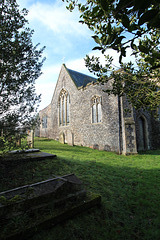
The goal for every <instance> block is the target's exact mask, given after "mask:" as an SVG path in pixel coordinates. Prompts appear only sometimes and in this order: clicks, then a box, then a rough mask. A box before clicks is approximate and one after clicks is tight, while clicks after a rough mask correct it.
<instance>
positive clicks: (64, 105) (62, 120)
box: [59, 89, 70, 126]
mask: <svg viewBox="0 0 160 240" xmlns="http://www.w3.org/2000/svg"><path fill="white" fill-rule="evenodd" d="M69 104H70V98H69V94H68V92H67V91H66V90H65V89H62V90H61V92H60V95H59V125H60V126H65V125H68V124H69Z"/></svg>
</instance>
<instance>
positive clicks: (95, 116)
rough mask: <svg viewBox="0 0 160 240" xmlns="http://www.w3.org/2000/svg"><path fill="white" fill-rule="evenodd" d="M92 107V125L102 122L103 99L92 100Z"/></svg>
mask: <svg viewBox="0 0 160 240" xmlns="http://www.w3.org/2000/svg"><path fill="white" fill-rule="evenodd" d="M91 105H92V123H100V122H102V109H101V105H102V97H98V96H94V97H93V98H92V99H91Z"/></svg>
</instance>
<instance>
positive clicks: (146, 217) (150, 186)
mask: <svg viewBox="0 0 160 240" xmlns="http://www.w3.org/2000/svg"><path fill="white" fill-rule="evenodd" d="M59 149H61V147H60V148H59V147H58V148H56V151H59ZM75 150H76V152H77V150H78V148H77V147H76V148H73V149H70V151H71V152H72V151H75ZM79 150H80V149H79ZM63 151H69V150H67V149H65V147H64V150H63ZM88 151H89V152H90V149H88ZM92 151H93V150H92ZM80 152H81V151H80ZM82 152H83V151H82ZM94 153H95V154H98V151H94ZM101 154H102V155H103V152H102V153H101ZM101 154H100V156H101ZM104 155H105V156H106V153H104ZM113 156H114V154H113ZM99 158H100V159H96V160H95V161H94V160H93V157H92V160H90V161H89V160H88V159H87V158H86V156H84V160H82V159H83V156H82V157H81V159H80V160H77V159H73V158H72V156H71V155H70V156H67V155H66V157H65V158H63V157H58V158H57V159H54V160H44V161H41V162H30V163H29V162H28V163H25V164H20V165H18V166H10V167H9V168H8V167H7V168H6V167H5V166H4V165H3V166H1V167H0V176H1V181H0V182H1V184H0V185H1V186H0V187H1V189H5V188H6V187H9V188H11V187H17V186H20V185H24V184H29V183H32V182H37V181H41V180H44V179H47V178H50V177H51V176H52V175H60V176H61V175H65V174H68V173H71V172H72V173H75V174H76V175H77V176H78V177H79V178H80V179H81V180H82V181H83V182H84V185H85V187H86V189H87V190H89V191H92V192H95V193H98V194H101V196H102V208H101V209H91V210H89V211H87V212H86V213H82V214H81V215H79V216H77V217H76V218H74V219H72V220H69V221H67V222H64V223H62V224H60V225H57V226H55V227H54V228H52V229H50V230H46V231H45V230H44V231H41V232H39V233H37V234H36V235H34V236H33V238H30V240H31V239H32V240H33V239H34V240H38V239H41V240H51V239H54V240H63V239H67V240H69V239H72V240H82V239H83V240H88V239H90V240H107V239H109V240H117V239H118V240H119V239H122V240H124V239H125V240H132V239H137V240H142V239H143V240H152V239H154V240H159V236H160V209H159V199H160V165H159V168H158V167H157V168H155V169H147V168H146V169H145V168H144V167H143V164H144V163H146V162H144V163H143V161H141V163H138V165H136V163H134V162H133V161H132V160H128V159H129V158H127V157H126V158H124V159H123V160H122V161H120V162H118V161H117V160H115V161H114V160H113V161H112V162H110V161H108V160H107V158H106V159H105V160H103V159H101V157H99ZM125 161H128V162H127V163H126V162H125ZM155 163H156V164H157V163H158V161H157V162H155ZM127 164H128V166H127ZM129 166H130V167H129ZM153 166H154V162H153ZM2 181H3V182H2Z"/></svg>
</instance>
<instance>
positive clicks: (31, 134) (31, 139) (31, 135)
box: [27, 130, 34, 148]
mask: <svg viewBox="0 0 160 240" xmlns="http://www.w3.org/2000/svg"><path fill="white" fill-rule="evenodd" d="M27 134H28V136H27V144H28V146H29V147H31V148H34V131H33V130H28V132H27Z"/></svg>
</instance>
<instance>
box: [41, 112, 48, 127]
mask: <svg viewBox="0 0 160 240" xmlns="http://www.w3.org/2000/svg"><path fill="white" fill-rule="evenodd" d="M42 128H47V116H46V115H45V116H43V118H42Z"/></svg>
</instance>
